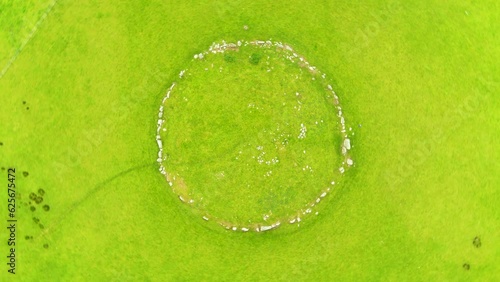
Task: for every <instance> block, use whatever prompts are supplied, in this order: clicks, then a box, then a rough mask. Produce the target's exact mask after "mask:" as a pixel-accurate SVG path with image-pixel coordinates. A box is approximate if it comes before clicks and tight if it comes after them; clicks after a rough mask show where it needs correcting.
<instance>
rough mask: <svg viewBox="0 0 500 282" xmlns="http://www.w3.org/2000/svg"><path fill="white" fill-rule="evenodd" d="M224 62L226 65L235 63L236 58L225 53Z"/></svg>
mask: <svg viewBox="0 0 500 282" xmlns="http://www.w3.org/2000/svg"><path fill="white" fill-rule="evenodd" d="M224 61H226V62H228V63H234V62H235V61H236V57H235V56H233V55H231V54H228V53H225V54H224Z"/></svg>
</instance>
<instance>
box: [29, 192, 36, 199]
mask: <svg viewBox="0 0 500 282" xmlns="http://www.w3.org/2000/svg"><path fill="white" fill-rule="evenodd" d="M36 197H37V196H36V194H35V193H33V192H31V193H30V199H31V200H33V201H34V200H36Z"/></svg>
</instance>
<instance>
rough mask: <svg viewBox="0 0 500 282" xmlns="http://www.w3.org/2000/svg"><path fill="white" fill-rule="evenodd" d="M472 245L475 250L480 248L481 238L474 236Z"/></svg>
mask: <svg viewBox="0 0 500 282" xmlns="http://www.w3.org/2000/svg"><path fill="white" fill-rule="evenodd" d="M472 244H473V245H474V247H476V248H479V247H481V238H479V236H476V237H475V238H474V240H473V241H472Z"/></svg>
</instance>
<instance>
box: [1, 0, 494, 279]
mask: <svg viewBox="0 0 500 282" xmlns="http://www.w3.org/2000/svg"><path fill="white" fill-rule="evenodd" d="M37 3H38V2H37ZM4 7H6V6H2V10H1V11H0V13H1V18H2V21H1V26H0V28H1V30H2V32H3V33H2V34H5V31H6V30H12V31H13V32H12V33H10V34H12V36H14V37H16V36H18V38H12V40H11V39H8V38H7V37H5V36H2V37H0V41H1V42H2V43H1V44H0V46H2V47H1V49H0V50H1V53H2V56H1V57H0V58H2V62H5V59H4V58H9V56H7V55H4V54H5V53H8V54H12V55H13V54H15V53H16V49H17V48H18V46H19V44H18V43H19V42H23V41H22V40H23V38H25V37H24V36H25V35H26V32H25V31H26V30H28V31H29V30H30V29H31V27H30V26H28V27H26V26H22V25H23V21H20V20H19V19H22V18H29V16H28V15H33V17H32V18H33V19H34V20H33V21H24V23H28V22H36V15H38V13H37V12H35V11H36V10H39V9H38V8H36V9H35V11H28V10H26V11H24V10H22V9H20V10H14V9H10V8H4ZM40 10H43V9H40ZM7 11H8V12H7ZM16 11H17V12H16ZM498 11H499V4H498V2H497V1H481V2H470V1H455V2H446V3H445V2H442V1H434V0H426V1H420V2H398V1H396V2H390V1H389V2H386V1H379V0H370V1H364V2H363V3H355V4H353V3H352V1H294V2H293V3H291V2H289V1H287V2H285V1H272V2H269V1H217V2H213V1H199V2H196V3H193V2H189V1H180V0H173V1H168V2H160V1H149V2H145V1H126V2H123V1H105V2H96V1H85V0H84V1H65V0H60V1H58V3H57V4H56V5H55V6H54V8H53V9H52V11H51V12H50V13H49V14H48V15H47V17H46V18H45V20H44V21H43V23H42V24H41V25H40V26H39V27H38V31H37V32H36V33H35V35H34V36H33V37H32V38H31V40H30V41H29V42H28V43H27V44H26V46H25V47H24V48H23V50H22V52H20V53H19V55H18V56H17V58H16V59H15V61H14V63H13V64H12V65H11V66H10V68H9V69H8V71H7V72H6V73H5V75H4V76H3V77H2V78H1V79H0V142H1V143H2V145H0V166H1V167H5V168H7V167H10V166H13V167H16V168H17V169H18V170H19V171H20V172H21V173H18V180H17V184H18V192H20V193H21V194H22V197H23V198H22V199H19V200H18V201H19V202H20V208H19V210H18V211H17V216H18V220H19V221H18V224H19V229H18V234H17V238H18V246H17V253H18V254H19V257H18V258H19V260H18V265H17V267H18V269H17V270H18V274H17V275H16V276H15V277H16V278H17V280H19V281H103V280H110V281H112V280H115V281H127V280H129V281H144V280H149V281H183V280H184V281H186V280H187V281H203V280H205V281H210V280H217V281H228V280H232V281H248V280H260V281H266V280H267V281H269V280H287V281H290V280H299V281H334V280H341V281H346V280H350V281H360V280H394V281H399V280H413V281H427V280H454V281H456V280H459V281H460V280H462V281H468V280H476V281H485V280H493V281H494V280H498V273H500V271H499V264H498V261H499V260H500V257H499V252H498V249H499V248H500V241H499V239H498V238H500V236H499V235H500V234H499V230H500V228H499V226H500V224H499V221H500V209H499V206H500V204H499V202H500V201H499V190H498V187H500V180H499V178H498V175H499V174H500V167H499V162H498V159H500V149H499V145H498V139H499V137H500V136H499V131H498V128H500V123H499V119H498V116H499V109H500V103H499V99H498V98H497V96H498V95H497V94H498V92H499V89H498V81H499V71H498V63H497V62H498V61H499V47H498V44H494V43H495V42H497V41H498V40H497V37H498V28H497V26H498V24H497V22H498V16H497V15H498ZM11 23H12V24H11ZM244 25H248V30H245V29H243V26H244ZM21 30H22V32H19V34H17V33H16V32H15V31H21ZM9 32H10V31H9ZM9 32H7V33H9ZM242 38H245V39H248V40H253V39H260V38H265V39H267V38H272V39H273V40H279V41H283V42H287V43H289V44H291V45H292V46H293V47H294V48H296V49H297V50H299V51H300V52H301V53H302V54H303V55H304V56H306V57H307V59H308V60H309V61H310V62H311V63H312V64H314V65H316V66H317V67H318V69H320V70H321V71H323V72H324V73H326V74H327V75H328V77H329V78H331V79H332V80H333V82H332V86H333V87H334V89H335V91H336V92H338V93H339V96H340V97H341V99H342V104H343V106H344V114H345V116H346V119H347V120H348V121H350V122H351V123H352V124H361V127H359V128H357V129H356V134H355V136H354V137H353V144H355V148H354V150H355V151H354V152H355V155H354V156H353V157H354V159H355V161H356V168H355V169H354V170H351V171H350V172H352V174H350V175H349V177H345V181H344V182H343V184H342V186H341V187H339V191H340V192H339V193H338V194H336V195H335V196H334V197H331V198H328V199H327V200H325V202H324V203H322V204H323V205H324V206H323V207H324V209H323V210H322V211H321V213H320V214H319V215H318V217H317V218H316V219H315V220H311V221H307V222H306V221H305V222H304V225H301V227H300V229H298V230H297V231H296V232H292V233H288V234H282V233H279V232H278V231H279V230H276V231H277V232H274V231H271V232H269V233H246V234H244V233H236V232H232V231H227V232H226V231H225V230H214V229H209V228H206V225H205V224H204V221H203V220H202V219H201V218H199V217H197V216H194V215H193V213H192V212H191V211H190V208H188V207H185V206H183V205H181V204H180V203H179V200H178V199H177V198H176V197H175V195H174V193H172V192H171V191H170V190H169V189H170V188H169V187H168V184H167V183H166V181H165V179H164V177H163V176H162V175H161V174H160V173H158V165H157V163H156V161H155V159H156V155H157V144H156V142H155V140H154V136H155V133H156V132H155V131H156V121H157V113H158V106H159V104H160V103H161V99H162V97H163V95H164V93H165V91H166V89H167V88H168V87H169V86H170V84H171V82H172V81H174V80H175V79H176V78H177V77H178V74H179V72H180V71H181V70H182V69H184V68H185V66H186V65H187V64H188V63H189V61H190V60H191V59H192V58H193V55H194V54H196V52H199V51H200V50H204V49H205V48H206V46H207V45H208V44H210V43H212V42H214V41H219V40H221V39H225V40H227V41H234V40H239V39H242ZM8 40H10V41H8ZM6 41H8V43H6ZM341 94H343V95H341ZM23 101H24V102H25V103H24V102H23ZM23 171H26V172H29V174H28V175H27V176H24V175H23V174H22V172H23ZM2 175H4V178H5V179H6V175H5V171H2ZM2 181H3V183H6V180H2ZM39 188H43V189H44V191H45V196H44V199H43V203H42V204H45V203H47V204H49V205H50V211H48V212H45V211H44V210H43V209H40V208H39V207H38V206H37V208H36V211H34V212H32V211H31V210H30V209H29V207H28V206H23V204H22V203H23V202H25V201H27V199H28V198H29V194H30V193H31V192H34V193H37V191H38V189H39ZM0 195H1V196H0V202H1V203H2V204H1V206H2V210H4V208H3V207H5V203H6V200H7V199H6V197H7V196H6V193H4V192H2V193H0ZM1 213H2V214H1V215H0V216H1V217H2V218H4V217H5V216H6V212H5V211H2V212H1ZM33 217H37V218H39V220H40V222H42V223H43V225H44V229H41V228H40V226H39V225H38V224H39V223H38V224H36V223H35V222H34V220H33ZM2 230H4V231H3V232H1V233H0V235H1V236H2V238H3V239H2V240H5V238H6V236H7V235H6V233H5V231H6V229H5V228H4V227H2ZM26 236H33V238H32V239H31V238H30V237H29V238H30V239H25V237H26ZM476 237H480V239H481V245H480V247H477V246H476V245H475V244H474V240H475V238H476ZM46 244H47V248H46V247H45V245H46ZM0 252H1V254H0V255H1V256H2V257H5V256H6V255H7V246H5V245H4V247H2V248H1V249H0ZM2 265H3V268H2V269H1V271H0V275H1V280H2V281H3V280H7V279H11V278H12V276H8V275H9V274H8V273H7V268H6V267H7V266H6V265H5V264H4V263H2ZM465 265H468V267H464V266H465Z"/></svg>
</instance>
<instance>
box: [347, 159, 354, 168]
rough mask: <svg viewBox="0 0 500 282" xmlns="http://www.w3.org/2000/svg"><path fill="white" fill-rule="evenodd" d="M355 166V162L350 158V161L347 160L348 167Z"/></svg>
mask: <svg viewBox="0 0 500 282" xmlns="http://www.w3.org/2000/svg"><path fill="white" fill-rule="evenodd" d="M353 164H354V162H353V161H352V160H351V159H350V158H349V159H347V165H349V166H351V165H353Z"/></svg>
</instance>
